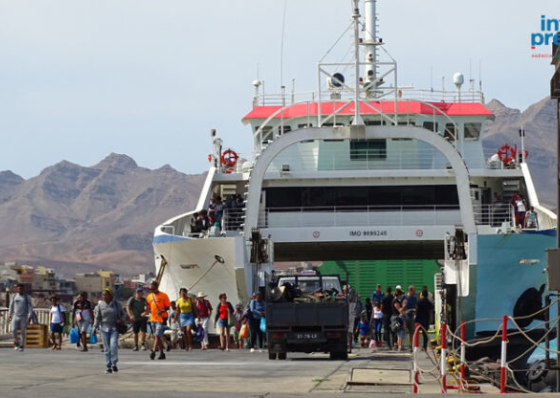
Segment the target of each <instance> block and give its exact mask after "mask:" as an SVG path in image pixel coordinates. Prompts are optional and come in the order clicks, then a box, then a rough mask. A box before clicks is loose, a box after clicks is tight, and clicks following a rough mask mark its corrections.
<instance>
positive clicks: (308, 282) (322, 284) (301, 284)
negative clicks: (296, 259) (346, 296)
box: [278, 276, 342, 293]
mask: <svg viewBox="0 0 560 398" xmlns="http://www.w3.org/2000/svg"><path fill="white" fill-rule="evenodd" d="M285 283H289V284H291V285H293V286H295V287H297V288H298V289H300V290H301V292H302V293H317V292H321V291H323V292H324V291H328V290H336V291H337V292H338V293H341V292H342V288H341V286H340V280H339V279H338V277H337V276H323V277H320V276H298V277H295V276H283V277H281V278H280V279H279V280H278V286H282V285H283V284H285Z"/></svg>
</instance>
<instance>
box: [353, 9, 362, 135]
mask: <svg viewBox="0 0 560 398" xmlns="http://www.w3.org/2000/svg"><path fill="white" fill-rule="evenodd" d="M352 18H353V19H354V58H355V62H356V64H355V74H356V88H355V97H354V101H355V107H354V108H355V110H354V123H353V124H354V125H358V120H359V119H360V33H359V25H360V8H359V6H358V0H354V15H352Z"/></svg>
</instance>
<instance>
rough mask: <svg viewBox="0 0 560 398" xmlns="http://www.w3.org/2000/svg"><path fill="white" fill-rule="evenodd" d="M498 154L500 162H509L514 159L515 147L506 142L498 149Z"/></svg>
mask: <svg viewBox="0 0 560 398" xmlns="http://www.w3.org/2000/svg"><path fill="white" fill-rule="evenodd" d="M498 156H499V157H500V160H501V161H502V162H504V163H509V162H511V161H512V160H514V159H515V149H513V148H512V147H510V146H509V145H508V144H505V145H504V146H503V147H501V148H500V150H499V151H498Z"/></svg>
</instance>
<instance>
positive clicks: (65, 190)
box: [0, 98, 557, 276]
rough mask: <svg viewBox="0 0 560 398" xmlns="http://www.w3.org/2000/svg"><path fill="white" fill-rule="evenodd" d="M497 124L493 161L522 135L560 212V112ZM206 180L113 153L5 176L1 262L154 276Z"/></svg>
mask: <svg viewBox="0 0 560 398" xmlns="http://www.w3.org/2000/svg"><path fill="white" fill-rule="evenodd" d="M486 106H487V107H488V108H489V109H490V110H491V111H492V112H493V113H494V114H495V116H496V118H495V120H494V121H493V122H491V123H490V124H489V125H488V126H487V128H486V130H485V131H484V133H483V145H484V149H485V153H486V154H487V155H489V154H491V153H495V152H496V151H497V150H498V149H499V148H500V147H501V146H502V145H504V144H509V145H517V146H518V147H519V148H520V147H521V143H520V138H519V129H520V127H521V126H523V128H524V129H525V131H526V135H525V148H526V149H527V150H528V153H529V156H528V160H527V162H528V163H529V165H530V167H531V172H532V177H533V180H534V182H535V185H536V187H537V190H538V191H539V198H540V200H541V202H542V203H543V204H545V205H548V206H549V207H551V208H554V207H556V203H555V202H556V186H555V184H554V182H555V181H556V170H557V168H556V111H555V104H554V101H551V100H549V99H547V98H545V99H543V100H542V101H539V102H538V103H536V104H534V105H532V106H530V107H529V108H527V109H526V110H525V111H523V112H522V111H520V110H517V109H512V108H508V107H506V106H505V105H504V104H502V103H501V102H499V101H497V100H492V101H490V102H489V103H488V104H486ZM204 178H205V174H196V175H188V174H184V173H181V172H179V171H177V170H175V169H173V168H172V167H170V166H168V165H166V166H163V167H161V168H159V169H156V170H150V169H147V168H143V167H140V166H138V165H137V164H136V162H135V161H134V160H133V159H132V158H130V157H128V156H126V155H122V154H115V153H112V154H110V155H109V156H107V157H106V158H105V159H103V160H102V161H101V162H99V163H98V164H96V165H94V166H91V167H84V166H80V165H77V164H73V163H69V162H67V161H62V162H60V163H57V164H55V165H54V166H51V167H48V168H46V169H44V170H43V171H42V172H41V173H40V174H39V175H38V176H36V177H33V178H30V179H27V180H25V179H23V178H22V177H20V176H18V175H16V174H14V173H12V172H11V171H3V172H0V226H1V227H0V262H3V261H17V262H18V263H20V264H30V265H39V264H40V265H44V266H47V267H52V268H55V269H56V270H57V271H58V272H59V273H61V274H63V275H66V276H72V275H74V274H75V273H76V272H87V271H93V270H97V269H100V268H102V269H108V270H114V271H116V272H117V273H119V274H121V275H127V276H130V275H133V274H137V273H142V272H147V271H151V270H153V267H154V261H153V252H152V247H151V242H152V236H153V231H154V228H155V227H156V226H157V225H159V224H161V223H162V222H163V221H165V220H167V219H169V218H171V217H173V216H175V215H177V214H180V213H183V212H187V211H190V210H192V209H194V208H195V206H196V202H197V200H198V195H199V192H200V188H201V186H202V184H203V182H204Z"/></svg>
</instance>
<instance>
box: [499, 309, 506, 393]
mask: <svg viewBox="0 0 560 398" xmlns="http://www.w3.org/2000/svg"><path fill="white" fill-rule="evenodd" d="M507 323H508V317H507V315H504V317H503V320H502V358H501V359H500V394H505V392H506V366H507V361H506V358H507Z"/></svg>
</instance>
